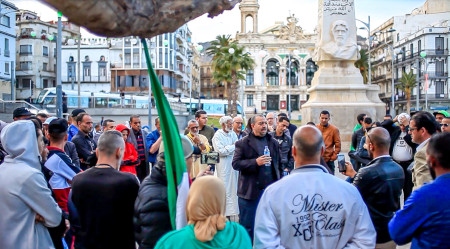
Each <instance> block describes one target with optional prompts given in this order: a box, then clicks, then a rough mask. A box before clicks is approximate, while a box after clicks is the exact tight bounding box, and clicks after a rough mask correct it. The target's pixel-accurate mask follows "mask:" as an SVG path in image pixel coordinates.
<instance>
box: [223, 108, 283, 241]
mask: <svg viewBox="0 0 450 249" xmlns="http://www.w3.org/2000/svg"><path fill="white" fill-rule="evenodd" d="M251 127H252V132H251V133H250V134H249V135H248V136H246V137H244V138H242V139H241V140H239V141H237V142H236V144H235V147H236V149H235V152H234V157H233V162H232V165H233V168H234V169H235V170H237V171H239V181H238V191H237V194H238V197H239V199H238V204H239V213H240V220H239V222H240V223H241V225H243V226H244V227H245V229H246V230H247V232H248V233H249V235H250V238H251V239H252V241H253V228H254V225H255V214H256V208H257V206H258V203H259V199H260V198H261V195H262V193H263V192H264V189H265V188H266V187H267V186H269V185H270V184H271V183H273V182H275V181H277V180H278V179H280V172H281V171H282V169H281V167H280V163H279V149H278V142H277V141H276V140H275V139H274V138H273V137H272V136H271V135H270V134H268V133H267V131H268V128H267V120H266V118H265V117H264V116H263V115H261V114H257V115H255V116H253V117H252V120H251ZM265 146H268V148H269V150H270V156H265V155H264V147H265ZM266 165H267V166H266Z"/></svg>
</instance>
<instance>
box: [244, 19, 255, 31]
mask: <svg viewBox="0 0 450 249" xmlns="http://www.w3.org/2000/svg"><path fill="white" fill-rule="evenodd" d="M245 33H253V16H251V15H248V16H246V17H245Z"/></svg>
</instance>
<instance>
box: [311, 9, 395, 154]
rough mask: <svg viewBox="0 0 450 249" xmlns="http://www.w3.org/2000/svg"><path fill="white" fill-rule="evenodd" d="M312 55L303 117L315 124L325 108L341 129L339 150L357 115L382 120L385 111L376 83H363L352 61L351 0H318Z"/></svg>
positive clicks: (354, 48)
mask: <svg viewBox="0 0 450 249" xmlns="http://www.w3.org/2000/svg"><path fill="white" fill-rule="evenodd" d="M314 56H315V58H314V60H315V61H316V63H317V65H318V66H319V70H318V71H317V72H316V73H315V75H314V79H313V80H312V83H311V87H310V88H309V89H308V93H309V95H310V97H309V100H308V102H306V103H305V104H303V105H302V121H303V123H306V122H308V121H312V122H314V123H316V124H317V123H319V114H320V112H321V111H322V110H328V111H329V112H330V113H331V121H330V122H331V123H333V124H334V125H336V126H337V127H338V128H339V130H340V133H341V141H342V142H343V144H342V150H343V151H348V148H349V147H350V146H349V143H350V140H351V134H352V130H353V127H354V126H355V124H356V116H357V115H358V114H359V113H366V114H367V115H368V116H370V117H372V119H373V120H382V118H383V116H384V115H385V113H386V108H385V104H384V103H383V102H382V101H381V100H380V99H379V97H378V92H379V86H378V85H365V84H364V83H363V78H362V75H361V73H360V72H359V69H358V68H356V67H355V65H354V63H355V61H356V60H357V56H358V47H357V45H356V20H355V5H354V1H353V0H319V22H318V35H317V42H316V47H315V51H314Z"/></svg>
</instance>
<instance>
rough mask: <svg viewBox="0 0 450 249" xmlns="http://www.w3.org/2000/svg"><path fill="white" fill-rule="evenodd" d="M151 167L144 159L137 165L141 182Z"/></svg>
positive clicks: (137, 172)
mask: <svg viewBox="0 0 450 249" xmlns="http://www.w3.org/2000/svg"><path fill="white" fill-rule="evenodd" d="M148 173H149V167H148V163H147V162H146V161H145V160H142V161H141V163H140V164H139V165H138V166H136V174H137V177H138V179H139V181H140V182H142V181H143V180H144V178H145V177H147V176H148Z"/></svg>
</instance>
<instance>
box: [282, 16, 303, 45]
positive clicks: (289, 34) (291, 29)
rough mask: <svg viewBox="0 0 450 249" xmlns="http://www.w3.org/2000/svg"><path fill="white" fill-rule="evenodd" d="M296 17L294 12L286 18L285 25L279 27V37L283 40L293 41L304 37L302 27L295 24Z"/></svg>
mask: <svg viewBox="0 0 450 249" xmlns="http://www.w3.org/2000/svg"><path fill="white" fill-rule="evenodd" d="M297 22H298V19H297V18H295V16H294V14H292V15H291V16H289V17H288V18H287V25H285V26H283V27H281V29H280V35H279V38H280V39H283V40H291V41H295V40H296V39H305V36H304V35H303V29H302V28H301V27H300V26H297Z"/></svg>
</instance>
